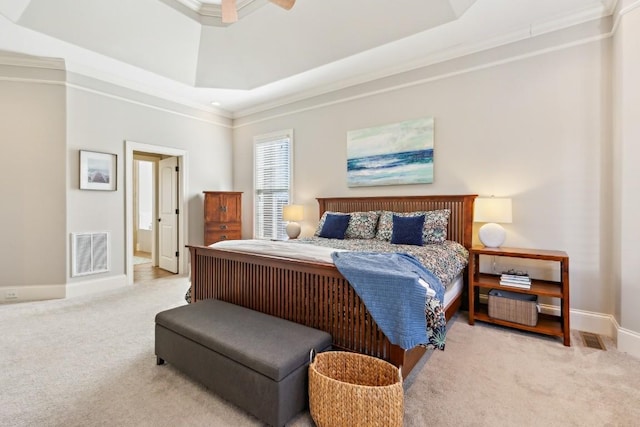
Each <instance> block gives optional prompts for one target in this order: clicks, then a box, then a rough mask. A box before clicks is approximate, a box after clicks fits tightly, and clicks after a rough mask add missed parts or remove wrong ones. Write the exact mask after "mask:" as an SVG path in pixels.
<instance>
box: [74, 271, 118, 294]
mask: <svg viewBox="0 0 640 427" xmlns="http://www.w3.org/2000/svg"><path fill="white" fill-rule="evenodd" d="M125 286H127V276H125V275H124V274H121V275H118V276H109V277H104V278H100V279H93V280H83V281H78V282H71V283H67V289H66V291H67V292H66V297H67V298H73V297H79V296H83V295H92V294H97V293H99V292H105V291H111V290H114V289H118V288H122V287H125Z"/></svg>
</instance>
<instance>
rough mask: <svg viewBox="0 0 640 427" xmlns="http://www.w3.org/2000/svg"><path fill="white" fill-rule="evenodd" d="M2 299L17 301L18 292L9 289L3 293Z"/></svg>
mask: <svg viewBox="0 0 640 427" xmlns="http://www.w3.org/2000/svg"><path fill="white" fill-rule="evenodd" d="M4 299H18V291H16V290H15V289H9V290H8V291H5V292H4Z"/></svg>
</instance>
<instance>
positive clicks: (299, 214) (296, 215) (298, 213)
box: [282, 205, 304, 221]
mask: <svg viewBox="0 0 640 427" xmlns="http://www.w3.org/2000/svg"><path fill="white" fill-rule="evenodd" d="M303 218H304V208H303V207H302V205H287V206H283V207H282V219H283V220H285V221H302V219H303Z"/></svg>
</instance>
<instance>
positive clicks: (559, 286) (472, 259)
mask: <svg viewBox="0 0 640 427" xmlns="http://www.w3.org/2000/svg"><path fill="white" fill-rule="evenodd" d="M480 255H489V256H499V257H512V258H524V259H532V260H540V261H555V262H558V263H560V281H559V282H555V281H550V280H537V279H532V280H531V288H530V289H520V288H514V287H510V286H501V285H500V275H499V274H488V273H480V268H479V267H480ZM480 289H486V290H490V289H499V290H502V291H509V292H517V293H523V294H529V295H537V296H539V297H553V298H559V299H560V315H559V316H555V315H548V314H542V313H540V314H539V315H538V323H537V324H536V325H535V326H528V325H523V324H520V323H514V322H510V321H507V320H502V319H496V318H492V317H489V314H488V309H487V305H486V304H480ZM476 320H480V321H483V322H489V323H494V324H497V325H503V326H510V327H512V328H518V329H521V330H525V331H530V332H537V333H540V334H545V335H551V336H556V337H560V338H562V339H563V342H564V345H566V346H569V345H571V338H570V329H569V256H568V255H567V254H566V253H565V252H562V251H550V250H538V249H521V248H504V247H503V248H486V247H484V246H473V247H472V248H471V249H470V250H469V324H470V325H473V324H474V322H475V321H476Z"/></svg>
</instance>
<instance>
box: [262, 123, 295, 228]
mask: <svg viewBox="0 0 640 427" xmlns="http://www.w3.org/2000/svg"><path fill="white" fill-rule="evenodd" d="M291 135H292V133H291V132H282V133H277V134H270V135H265V136H261V137H257V138H255V147H254V176H255V184H254V185H255V194H254V236H255V238H256V239H285V238H286V235H287V234H286V230H285V227H286V224H285V222H284V221H283V220H282V208H283V206H285V205H288V204H289V200H290V193H291V175H292V174H291V151H292V137H291Z"/></svg>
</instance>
